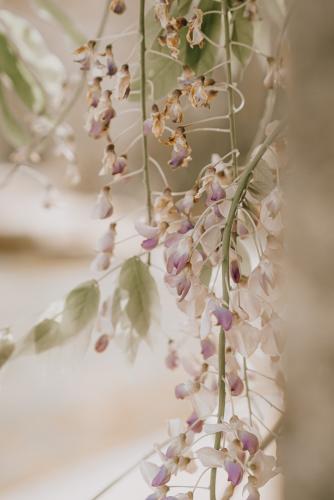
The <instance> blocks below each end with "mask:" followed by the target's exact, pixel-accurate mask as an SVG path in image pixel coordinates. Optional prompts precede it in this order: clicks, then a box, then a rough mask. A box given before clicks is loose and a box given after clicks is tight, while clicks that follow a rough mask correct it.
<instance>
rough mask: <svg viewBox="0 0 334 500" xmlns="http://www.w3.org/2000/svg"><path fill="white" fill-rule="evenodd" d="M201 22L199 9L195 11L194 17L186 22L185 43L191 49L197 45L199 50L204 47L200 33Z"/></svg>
mask: <svg viewBox="0 0 334 500" xmlns="http://www.w3.org/2000/svg"><path fill="white" fill-rule="evenodd" d="M202 22H203V12H202V10H201V9H195V14H194V16H193V17H192V18H191V19H190V21H189V22H188V32H187V41H188V43H189V45H190V47H191V48H193V47H195V46H196V45H198V46H199V47H200V48H202V47H203V45H204V36H203V33H202V31H201V27H202Z"/></svg>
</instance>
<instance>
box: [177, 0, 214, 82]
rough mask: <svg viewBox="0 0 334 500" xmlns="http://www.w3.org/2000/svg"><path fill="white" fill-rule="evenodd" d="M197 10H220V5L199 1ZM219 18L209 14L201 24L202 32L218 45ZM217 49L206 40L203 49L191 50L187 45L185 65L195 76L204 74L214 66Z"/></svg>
mask: <svg viewBox="0 0 334 500" xmlns="http://www.w3.org/2000/svg"><path fill="white" fill-rule="evenodd" d="M198 8H199V9H201V10H202V11H203V12H207V11H209V10H220V9H221V4H217V2H216V1H215V0H201V1H200V2H199V4H198ZM221 24H222V23H221V16H220V15H219V14H210V15H208V16H204V18H203V23H202V32H203V33H204V34H205V35H206V36H208V37H209V38H210V39H211V40H213V41H214V42H215V43H219V41H220V34H221ZM217 55H218V49H217V47H215V46H214V45H212V44H211V43H209V42H208V41H207V40H205V42H204V47H203V48H202V49H201V48H199V47H197V46H196V47H194V48H191V47H190V46H189V45H188V44H187V48H186V56H185V63H186V64H188V65H189V66H190V67H191V68H192V69H193V70H194V71H195V73H196V74H198V75H199V74H201V73H205V72H206V71H208V70H209V69H210V68H212V67H213V66H214V65H215V61H216V59H217Z"/></svg>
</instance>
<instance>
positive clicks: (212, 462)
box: [197, 447, 224, 467]
mask: <svg viewBox="0 0 334 500" xmlns="http://www.w3.org/2000/svg"><path fill="white" fill-rule="evenodd" d="M197 457H198V458H199V459H200V461H201V463H202V465H204V467H222V466H223V464H224V456H223V455H222V453H221V452H220V451H217V450H215V449H214V448H209V447H204V448H201V449H200V450H197Z"/></svg>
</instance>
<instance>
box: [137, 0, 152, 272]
mask: <svg viewBox="0 0 334 500" xmlns="http://www.w3.org/2000/svg"><path fill="white" fill-rule="evenodd" d="M139 32H140V36H141V43H140V67H141V73H140V101H141V114H142V124H144V122H145V120H146V118H147V112H146V41H145V0H140V12H139ZM143 161H144V184H145V190H146V208H147V222H148V224H151V222H152V200H151V183H150V174H149V158H148V147H147V137H146V135H145V134H143ZM150 260H151V256H150V253H149V254H148V256H147V261H148V263H149V264H150Z"/></svg>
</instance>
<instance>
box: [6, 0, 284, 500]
mask: <svg viewBox="0 0 334 500" xmlns="http://www.w3.org/2000/svg"><path fill="white" fill-rule="evenodd" d="M216 3H217V2H216ZM216 3H214V8H212V9H211V8H210V10H205V9H201V8H200V5H202V2H190V4H191V5H189V8H188V12H186V13H184V10H186V9H182V11H179V8H180V5H179V3H177V2H173V1H172V0H156V1H155V3H154V8H153V11H152V12H153V15H155V17H156V19H157V23H159V25H158V28H159V30H160V31H159V33H158V35H157V37H156V40H155V41H154V43H155V45H152V47H155V48H156V47H158V48H159V45H158V44H157V43H156V42H157V41H158V42H159V43H160V45H162V46H163V47H167V48H168V51H169V52H168V51H166V49H165V48H162V49H161V48H160V52H159V50H155V48H153V49H151V48H148V47H146V39H145V36H146V32H145V1H144V0H141V1H140V23H139V24H140V40H139V44H140V49H141V50H140V54H141V55H140V57H141V60H140V68H139V72H140V77H139V72H136V70H135V68H133V67H132V64H130V63H129V61H124V62H123V63H122V64H119V62H118V61H116V60H115V57H114V51H113V45H112V44H111V43H108V44H107V45H106V46H105V47H104V49H103V50H100V49H99V47H98V42H100V41H101V40H90V41H88V42H87V43H85V44H84V45H82V46H81V47H79V48H78V49H77V50H76V51H75V61H76V62H77V63H78V64H79V67H80V70H81V71H82V72H84V73H85V77H86V79H87V86H88V88H87V96H86V97H87V117H86V125H85V127H86V130H87V133H88V135H89V137H91V138H92V139H95V140H100V141H102V142H103V143H104V147H103V155H102V159H101V166H100V168H99V169H98V173H99V175H100V176H101V177H102V178H103V185H102V187H101V189H100V191H99V193H98V196H97V199H96V201H95V204H94V206H93V208H92V217H93V218H95V219H98V220H106V221H107V226H106V228H105V231H104V232H103V234H102V235H101V237H100V238H99V239H98V241H97V242H96V244H95V250H96V255H95V258H94V260H93V262H92V268H93V269H94V270H95V271H97V272H101V271H106V270H107V272H106V273H105V274H104V275H102V276H101V277H100V278H99V280H100V279H103V278H104V277H106V276H107V275H109V274H111V272H113V271H116V270H117V269H118V268H120V272H119V275H118V278H117V280H118V281H117V286H116V287H115V290H114V292H113V294H112V295H111V296H108V297H107V298H104V299H103V301H102V307H101V308H99V299H100V290H99V285H98V281H99V280H98V281H96V280H92V281H90V282H88V283H85V284H83V285H81V286H79V287H78V289H74V290H73V291H72V292H71V293H70V294H69V296H68V297H67V299H66V300H65V306H64V311H63V313H62V319H61V322H57V321H54V318H53V319H51V320H50V319H49V318H48V319H47V320H46V322H47V324H45V322H42V323H41V324H39V325H37V326H36V327H35V331H34V339H35V343H36V345H37V347H38V348H40V349H45V343H44V342H45V337H49V338H50V339H51V340H50V341H51V342H52V341H54V339H55V338H56V336H55V335H54V334H55V329H57V331H58V328H59V329H60V330H59V331H61V328H65V327H66V328H67V329H68V328H69V326H68V325H69V324H70V326H72V329H73V331H74V332H76V333H77V332H78V331H80V329H82V328H83V327H86V326H87V325H91V324H92V320H93V319H95V318H96V317H98V320H97V330H98V332H99V334H100V336H99V338H98V340H97V341H96V343H95V350H96V352H98V353H102V352H104V351H105V350H106V349H107V347H108V346H109V345H110V340H111V339H113V338H116V339H117V340H118V341H119V342H120V344H121V345H123V347H124V348H125V350H126V351H127V353H128V354H129V355H130V357H132V358H133V357H134V356H135V354H136V352H137V349H138V345H139V343H140V341H141V340H142V339H146V338H148V335H149V333H150V331H151V329H152V325H153V324H154V323H155V322H156V319H157V316H159V314H157V313H156V310H155V306H156V298H157V295H158V291H157V287H156V285H155V280H154V278H153V276H152V272H151V267H150V266H151V263H152V262H153V259H155V258H156V256H157V258H159V259H160V261H159V266H156V267H158V269H160V271H161V270H162V282H163V284H164V285H165V286H166V288H167V289H168V290H169V291H170V293H171V294H172V295H173V296H174V297H175V307H177V308H178V309H179V310H180V314H183V315H184V318H185V319H186V322H185V323H186V324H185V327H184V329H183V333H184V334H183V335H180V336H179V337H178V336H175V338H174V336H173V335H172V334H171V333H170V332H169V333H168V340H167V346H166V347H167V348H166V356H165V360H164V363H165V365H166V367H167V368H168V369H170V370H175V371H176V370H178V369H179V368H181V367H182V368H183V370H184V372H185V374H186V375H185V378H184V379H181V380H180V381H179V383H178V384H177V385H176V387H175V390H174V396H175V398H176V399H177V400H182V401H184V402H186V403H188V404H189V413H188V417H187V419H186V420H185V421H182V420H180V419H173V420H170V422H169V425H168V436H169V440H168V444H167V445H166V444H165V445H161V446H156V448H155V453H152V455H153V454H156V455H157V458H158V460H153V459H152V460H151V459H149V460H145V461H144V462H143V463H142V467H141V470H142V474H143V476H144V479H145V480H146V482H147V483H148V486H149V488H150V490H151V492H150V494H149V496H148V497H147V499H146V500H193V499H194V498H195V494H196V492H197V490H198V488H204V489H205V488H207V489H208V490H210V498H211V499H212V498H214V499H216V498H217V496H216V495H217V490H218V488H219V495H220V496H219V498H222V499H223V500H228V499H230V498H233V497H234V494H235V493H237V492H239V491H243V494H244V496H245V498H246V500H258V499H259V498H260V494H261V488H262V487H263V486H264V485H266V484H267V483H268V481H270V480H271V479H272V478H273V477H274V476H276V475H277V474H278V473H279V472H280V468H279V463H278V460H277V457H275V456H272V455H270V454H269V453H267V450H266V448H267V444H268V443H269V442H271V441H272V440H273V439H275V438H276V437H277V435H278V433H279V430H280V425H279V419H278V418H277V417H278V416H279V414H281V413H283V411H284V408H283V406H284V394H283V389H284V376H283V374H282V368H281V356H282V353H283V350H284V340H285V339H284V335H283V333H282V330H283V328H282V322H283V319H284V313H285V308H284V301H283V299H282V296H281V293H280V289H281V282H282V279H283V277H282V266H281V259H282V254H283V221H282V206H283V204H284V199H283V195H282V191H281V188H280V174H281V171H282V170H283V171H284V169H285V166H286V141H285V137H284V132H283V126H282V124H280V123H278V122H272V123H270V124H267V127H266V129H265V130H264V131H263V134H262V135H263V137H262V138H261V140H259V141H258V142H257V144H256V145H255V147H253V148H252V150H251V151H250V153H249V154H248V155H246V154H244V155H241V154H240V152H239V149H238V145H237V140H238V136H237V134H236V120H235V116H236V114H237V113H238V112H239V111H241V109H242V108H243V105H244V98H243V95H242V93H241V91H240V90H239V88H238V85H237V84H236V83H235V82H234V81H233V79H232V78H233V72H232V64H234V62H235V61H234V59H233V58H234V57H236V58H238V57H239V59H238V61H239V63H243V61H244V59H245V58H244V55H240V50H241V48H242V49H243V50H246V51H247V54H249V53H251V52H252V50H253V49H252V46H251V45H250V43H249V42H250V40H252V36H253V31H252V30H253V23H254V22H257V21H259V20H260V19H261V16H260V15H259V12H258V7H257V3H256V1H254V0H251V1H247V2H244V1H241V0H240V1H239V0H234V1H232V2H227V1H226V2H225V1H224V2H221V3H222V5H221V6H219V7H222V9H221V10H217V8H216ZM108 7H109V4H108ZM125 10H126V6H125V3H124V1H121V0H112V1H111V2H110V9H109V11H111V12H112V13H114V14H117V15H118V14H122V13H123V12H125ZM178 13H180V15H178ZM181 13H182V15H181ZM208 15H210V16H217V15H219V19H220V20H221V16H222V17H223V20H224V23H222V24H223V26H225V27H226V26H231V32H230V31H229V30H226V32H225V33H224V44H220V43H218V42H214V41H213V40H211V38H210V37H209V36H208V35H207V34H206V32H205V25H206V24H207V23H204V20H205V19H207V18H205V16H208ZM240 20H241V21H240ZM237 22H242V27H243V30H248V32H247V39H246V41H247V42H248V43H243V42H242V41H241V42H239V41H237V39H236V35H235V33H236V32H238V29H239V26H238V25H237V24H236V23H237ZM183 29H184V31H183V32H182V30H183ZM185 30H186V32H185ZM129 33H130V31H127V30H125V31H124V33H118V34H116V35H115V39H117V37H119V38H122V37H123V36H126V35H127V34H129ZM132 33H133V32H132ZM135 34H136V33H135ZM110 39H112V37H110ZM108 41H109V39H108ZM182 44H187V45H186V48H187V50H190V51H191V50H193V49H194V48H196V52H197V51H198V50H199V53H201V50H200V49H202V48H203V47H204V46H206V44H211V45H212V46H213V47H215V48H216V49H217V53H219V55H220V51H219V49H220V48H224V49H225V59H222V61H221V63H220V64H215V65H214V66H213V67H212V68H209V69H208V70H207V71H204V70H203V72H202V74H197V73H196V72H197V70H196V71H194V70H193V69H192V66H193V67H196V68H198V65H197V64H193V65H191V64H190V63H189V64H183V61H182V62H181V61H179V58H180V54H181V49H182V54H183V53H184V51H183V48H184V45H183V46H182ZM137 46H138V43H137V44H136V45H135V47H134V49H136V47H137ZM236 46H237V47H238V49H239V51H235V52H233V47H234V48H235V47H236ZM147 52H151V53H153V54H156V55H157V56H160V57H161V58H164V60H167V59H168V62H169V63H171V62H172V64H173V65H174V64H177V65H179V66H181V67H182V71H181V68H180V72H179V76H178V78H177V79H175V81H174V82H173V85H171V90H170V91H169V92H168V93H167V95H165V97H163V98H161V99H160V100H158V99H154V96H155V93H154V88H153V92H152V93H151V94H152V95H149V92H148V88H149V83H148V82H150V83H151V85H152V87H154V83H152V80H148V74H149V73H147V74H146V72H145V71H146V69H145V68H146V62H147V61H146V59H145V57H146V55H147ZM255 52H256V53H257V54H260V55H261V56H264V54H262V53H261V52H259V51H255ZM132 54H134V52H132ZM248 59H249V58H248ZM266 59H267V64H268V72H267V74H266V76H265V78H264V87H265V88H266V89H270V90H272V91H276V89H277V88H278V87H280V88H284V87H285V85H286V84H287V81H288V78H287V75H286V69H285V67H286V64H285V61H284V59H283V57H282V56H281V51H280V50H278V51H277V56H276V57H275V58H266ZM129 60H130V57H129ZM176 61H177V62H176ZM188 62H189V61H188ZM221 70H222V71H221ZM225 70H226V71H225ZM198 72H200V70H199V71H198ZM223 72H224V76H225V78H224V80H223V82H219V79H221V78H223V77H221V76H220V73H223ZM216 80H218V83H217V81H216ZM139 81H140V82H141V83H142V85H141V88H140V90H138V87H137V86H136V84H137V83H138V82H139ZM143 82H144V83H143ZM218 92H223V96H226V99H224V106H225V105H226V108H227V110H226V113H225V114H223V115H222V114H221V113H219V115H218V116H212V114H211V112H212V110H213V109H214V108H215V107H216V106H217V100H216V97H217V95H218ZM137 94H139V95H140V99H141V103H140V104H141V106H140V109H135V110H134V111H140V112H141V113H142V117H141V118H142V119H141V125H142V130H141V133H140V135H139V136H138V137H137V138H135V139H134V140H133V141H132V142H130V146H128V147H127V149H126V150H125V151H122V150H119V149H120V148H119V147H118V142H117V137H116V136H115V135H114V133H113V132H114V128H115V127H114V123H115V120H116V118H117V114H118V106H117V105H116V103H119V102H126V100H127V99H128V98H129V96H130V95H133V96H136V95H137ZM237 98H238V101H239V99H240V101H241V104H239V105H238V106H236V103H235V101H236V99H237ZM148 101H150V103H149V106H148V105H147V104H148ZM148 109H151V112H150V114H147V110H148ZM189 109H191V112H192V114H194V113H195V114H196V113H197V112H199V111H201V110H203V109H205V110H209V113H210V116H208V117H205V118H204V119H202V118H201V119H200V120H198V121H196V119H195V121H193V122H192V123H188V122H187V119H186V117H187V116H188V110H189ZM127 111H131V112H132V111H133V110H127ZM218 119H219V120H220V121H224V123H225V121H226V125H224V128H221V127H215V128H210V127H208V128H206V127H205V128H204V131H208V132H210V131H215V132H217V131H218V132H223V133H227V134H228V137H229V145H226V143H223V146H222V147H221V148H220V149H221V150H220V152H219V153H213V154H211V152H210V153H208V155H207V161H208V163H207V164H206V165H204V166H203V167H202V168H198V169H197V171H196V172H195V175H196V178H195V180H194V181H192V182H191V183H189V185H188V186H187V189H186V190H185V191H181V192H175V191H174V190H173V188H172V187H171V185H170V184H172V183H169V182H168V181H167V177H166V174H165V172H166V171H167V172H168V174H170V173H171V172H174V175H177V171H178V170H179V169H182V168H190V166H191V168H195V165H196V163H195V162H196V160H197V158H196V153H195V149H194V148H193V147H192V146H194V144H193V145H191V143H190V141H189V136H190V134H191V133H193V132H198V131H202V130H203V129H202V128H194V126H196V125H197V123H198V124H202V123H205V122H206V121H211V120H218ZM134 125H136V123H134ZM225 127H226V128H225ZM127 131H128V130H126V131H125V132H127ZM123 133H124V131H123ZM58 135H59V137H61V138H62V147H61V148H60V150H61V151H60V153H61V154H63V155H64V156H67V158H68V160H69V162H70V163H72V164H74V163H75V156H74V154H73V151H72V149H71V143H72V142H73V135H72V133H71V130H69V129H67V130H58ZM139 140H141V142H142V147H143V148H142V158H141V161H142V163H143V167H142V168H140V169H139V170H137V171H130V172H129V171H128V170H129V167H130V168H131V163H132V161H131V158H130V157H128V156H129V155H128V153H129V150H130V149H131V148H132V146H133V145H134V144H136V143H137V142H138V141H139ZM151 140H157V141H158V143H159V144H160V145H161V149H163V148H169V152H170V154H169V159H168V160H167V161H166V165H164V166H161V165H160V164H159V163H158V161H157V160H155V158H153V157H152V156H151V155H150V154H149V143H150V141H151ZM64 144H66V147H64ZM241 158H245V160H242V161H241ZM151 163H152V164H153V165H154V166H155V167H156V168H157V170H158V172H159V173H160V175H161V179H162V181H163V184H164V186H163V188H160V190H159V191H153V190H152V188H151V181H152V179H151V177H150V168H149V165H150V164H151ZM137 173H139V174H143V181H144V185H145V191H146V213H147V215H146V218H143V219H138V220H136V222H135V229H136V234H135V235H134V236H135V237H138V236H140V243H141V250H140V251H139V252H138V254H137V255H134V256H132V257H130V258H129V259H126V260H125V261H124V262H122V263H121V264H120V265H117V266H115V267H114V268H111V262H112V258H113V255H114V252H115V246H116V244H118V243H119V241H116V240H117V234H118V233H119V222H116V221H114V220H113V219H112V217H113V214H114V207H113V200H112V192H113V190H114V189H115V188H114V184H115V183H116V182H118V181H119V180H124V179H125V178H128V177H129V176H133V175H137ZM130 237H132V236H130ZM161 260H162V264H161ZM144 261H146V262H144ZM161 266H163V269H161ZM82 291H84V292H85V293H82ZM82 297H86V298H87V301H86V302H85V303H84V304H82V303H81V302H80V301H81V300H83V299H82ZM76 300H79V302H80V303H79V306H78V305H77V304H76ZM73 303H74V304H75V306H76V307H75V313H73V311H71V306H72V307H73ZM78 310H80V311H81V312H82V314H80V315H78V314H77V312H78ZM78 316H80V317H79V318H78ZM73 324H74V326H73ZM64 325H65V326H64ZM41 326H42V330H41ZM45 328H46V330H45ZM50 329H51V330H50ZM50 331H51V334H50ZM64 331H71V330H70V329H68V330H66V329H65V330H64ZM45 332H46V333H45ZM180 333H181V332H180ZM63 338H64V337H63V336H62V339H63ZM0 340H1V339H0ZM41 341H42V345H41ZM2 342H4V343H5V346H6V347H8V342H9V339H8V338H7V336H4V338H3V339H2ZM57 342H58V339H57ZM56 345H57V344H56ZM9 347H10V349H12V345H11V344H10V346H9ZM268 372H269V373H268ZM267 392H268V393H269V395H267ZM272 399H274V401H272ZM273 422H274V424H276V425H275V429H273ZM268 433H269V434H268ZM184 473H186V474H192V475H194V476H195V475H196V479H195V480H194V484H193V487H191V488H189V490H188V486H187V487H186V488H185V490H188V491H184V490H182V491H179V490H181V489H182V485H177V484H175V483H174V481H175V478H176V476H178V477H179V475H180V474H184ZM209 474H210V476H211V479H210V486H209V487H205V486H203V485H202V482H204V479H207V475H209ZM217 476H219V486H218V483H217V480H216V479H217ZM188 484H189V483H188ZM237 494H238V493H237Z"/></svg>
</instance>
